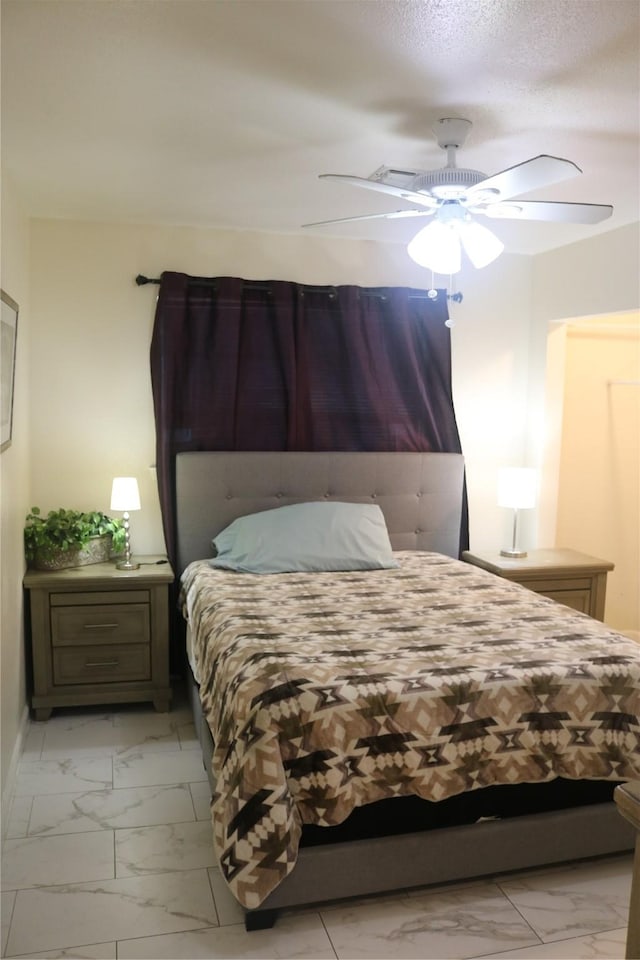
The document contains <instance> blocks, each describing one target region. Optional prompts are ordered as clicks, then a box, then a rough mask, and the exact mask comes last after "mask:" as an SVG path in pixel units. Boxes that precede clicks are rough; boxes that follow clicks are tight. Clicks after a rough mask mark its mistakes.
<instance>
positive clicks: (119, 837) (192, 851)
mask: <svg viewBox="0 0 640 960" xmlns="http://www.w3.org/2000/svg"><path fill="white" fill-rule="evenodd" d="M215 862H216V861H215V854H214V852H213V827H212V826H211V823H209V822H208V821H206V820H194V821H192V822H191V823H172V824H162V826H156V827H138V828H136V829H134V830H117V831H116V877H132V876H139V875H141V874H145V873H162V872H163V871H165V870H197V869H200V868H207V867H211V866H213V865H214V863H215Z"/></svg>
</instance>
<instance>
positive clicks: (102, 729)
mask: <svg viewBox="0 0 640 960" xmlns="http://www.w3.org/2000/svg"><path fill="white" fill-rule="evenodd" d="M115 747H116V731H115V729H114V726H113V717H112V716H110V715H104V714H89V715H85V714H84V713H78V714H73V715H71V716H67V715H64V716H53V717H52V718H51V719H50V720H48V721H47V723H46V726H45V731H44V739H43V743H42V756H41V759H42V760H59V759H63V758H65V757H73V758H74V759H76V760H77V759H80V758H82V757H92V756H105V755H109V756H110V755H111V753H113V751H114V749H115Z"/></svg>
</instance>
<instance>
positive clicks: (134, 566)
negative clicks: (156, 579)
mask: <svg viewBox="0 0 640 960" xmlns="http://www.w3.org/2000/svg"><path fill="white" fill-rule="evenodd" d="M139 569H140V564H139V563H136V562H135V561H134V560H120V562H119V563H116V570H139Z"/></svg>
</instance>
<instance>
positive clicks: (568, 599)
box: [523, 583, 591, 613]
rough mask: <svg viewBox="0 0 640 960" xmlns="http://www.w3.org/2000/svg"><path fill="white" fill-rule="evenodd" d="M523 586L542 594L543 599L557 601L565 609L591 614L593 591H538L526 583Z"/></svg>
mask: <svg viewBox="0 0 640 960" xmlns="http://www.w3.org/2000/svg"><path fill="white" fill-rule="evenodd" d="M523 586H525V587H529V589H530V590H535V592H536V593H541V594H542V596H543V597H549V599H550V600H555V601H556V603H563V604H564V605H565V607H571V609H572V610H579V611H580V613H591V590H588V589H587V590H538V589H537V588H536V587H532V586H530V585H529V584H528V583H524V584H523Z"/></svg>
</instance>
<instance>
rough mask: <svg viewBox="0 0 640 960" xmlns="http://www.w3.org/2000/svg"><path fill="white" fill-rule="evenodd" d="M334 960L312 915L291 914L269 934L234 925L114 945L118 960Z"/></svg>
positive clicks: (319, 926) (326, 941)
mask: <svg viewBox="0 0 640 960" xmlns="http://www.w3.org/2000/svg"><path fill="white" fill-rule="evenodd" d="M335 956H336V955H335V952H334V950H333V948H332V946H331V942H330V940H329V938H328V936H327V933H326V931H325V929H324V927H323V925H322V922H321V920H320V918H319V916H318V914H316V913H305V914H304V915H295V914H292V915H290V916H287V917H283V918H282V919H281V920H278V922H277V924H276V926H275V927H274V928H273V929H271V930H256V931H254V932H252V933H247V932H246V930H245V929H244V926H242V925H240V924H236V925H235V926H230V927H224V928H217V929H209V930H194V931H190V932H189V933H179V934H170V935H168V936H164V937H147V938H145V939H141V940H127V941H126V942H124V943H123V942H122V941H120V942H119V943H118V957H119V958H121V960H143V958H144V960H183V958H184V960H200V958H205V957H206V958H211V960H217V958H222V960H232V958H233V960H235V958H246V960H270V958H274V960H276V958H277V960H288V958H290V960H307V958H309V960H311V958H315V960H335Z"/></svg>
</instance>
